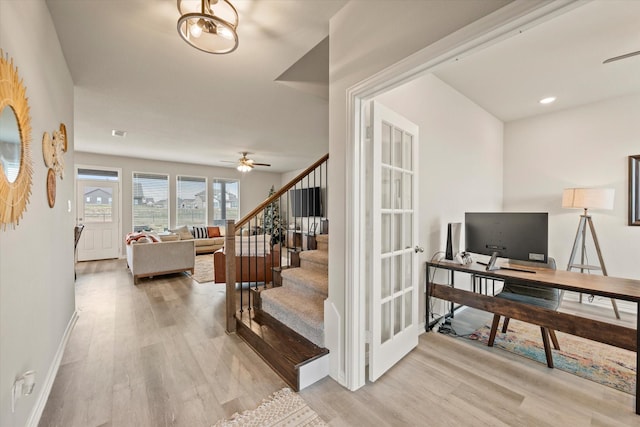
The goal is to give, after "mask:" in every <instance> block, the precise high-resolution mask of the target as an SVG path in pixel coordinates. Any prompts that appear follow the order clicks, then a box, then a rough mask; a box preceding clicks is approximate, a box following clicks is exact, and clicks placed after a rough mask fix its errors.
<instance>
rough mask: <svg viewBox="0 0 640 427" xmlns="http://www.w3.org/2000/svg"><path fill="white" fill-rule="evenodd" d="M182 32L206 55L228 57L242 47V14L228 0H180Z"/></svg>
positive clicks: (190, 42) (179, 24)
mask: <svg viewBox="0 0 640 427" xmlns="http://www.w3.org/2000/svg"><path fill="white" fill-rule="evenodd" d="M177 1H178V11H179V12H180V19H178V33H179V34H180V37H182V39H183V40H184V41H186V42H187V43H189V44H190V45H191V46H193V47H195V48H196V49H199V50H201V51H203V52H207V53H214V54H224V53H230V52H233V51H234V50H236V48H237V47H238V33H237V32H236V28H237V27H238V12H237V11H236V9H235V7H233V5H232V4H231V3H230V2H229V1H228V0H177Z"/></svg>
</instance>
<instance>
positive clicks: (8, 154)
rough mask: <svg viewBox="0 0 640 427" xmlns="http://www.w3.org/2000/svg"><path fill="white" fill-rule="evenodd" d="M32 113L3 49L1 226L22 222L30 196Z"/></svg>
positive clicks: (0, 87)
mask: <svg viewBox="0 0 640 427" xmlns="http://www.w3.org/2000/svg"><path fill="white" fill-rule="evenodd" d="M30 144H31V116H30V111H29V103H28V99H27V88H26V87H25V86H24V84H23V81H22V80H21V79H20V76H19V74H18V68H17V67H14V65H13V59H11V61H9V55H8V54H7V55H6V56H5V53H4V52H3V50H2V49H0V227H2V229H3V230H4V229H6V226H7V224H11V225H13V226H14V227H15V226H16V225H17V224H18V223H19V221H20V218H22V214H23V213H24V211H25V210H26V208H27V204H28V203H29V196H30V195H31V177H32V174H33V166H32V162H31V147H30Z"/></svg>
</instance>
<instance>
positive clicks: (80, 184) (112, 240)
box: [76, 180, 122, 261]
mask: <svg viewBox="0 0 640 427" xmlns="http://www.w3.org/2000/svg"><path fill="white" fill-rule="evenodd" d="M77 188H78V193H77V197H76V201H77V202H76V215H77V224H84V230H83V231H82V235H81V236H80V241H79V242H78V245H77V248H76V250H77V255H78V261H93V260H99V259H109V258H118V257H119V256H120V247H121V246H122V244H121V241H120V236H119V233H120V222H119V221H120V219H119V215H120V209H119V206H118V204H119V202H120V196H119V194H118V182H113V181H101V180H95V181H94V180H77Z"/></svg>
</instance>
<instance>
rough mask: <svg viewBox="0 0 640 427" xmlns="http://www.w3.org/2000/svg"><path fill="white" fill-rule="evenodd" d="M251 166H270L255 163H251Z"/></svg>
mask: <svg viewBox="0 0 640 427" xmlns="http://www.w3.org/2000/svg"><path fill="white" fill-rule="evenodd" d="M252 165H253V166H271V165H270V164H268V163H255V162H253V163H252Z"/></svg>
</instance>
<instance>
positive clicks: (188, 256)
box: [126, 239, 196, 285]
mask: <svg viewBox="0 0 640 427" xmlns="http://www.w3.org/2000/svg"><path fill="white" fill-rule="evenodd" d="M146 241H148V239H140V240H133V241H131V242H130V243H128V244H127V245H126V247H127V265H128V267H129V270H131V275H132V276H133V283H134V284H136V285H137V284H138V279H140V278H141V277H154V276H159V275H162V274H170V273H180V272H183V271H189V272H191V274H193V271H194V268H195V263H196V251H195V240H194V239H192V240H176V241H173V242H164V241H160V242H155V241H153V242H151V243H146Z"/></svg>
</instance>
